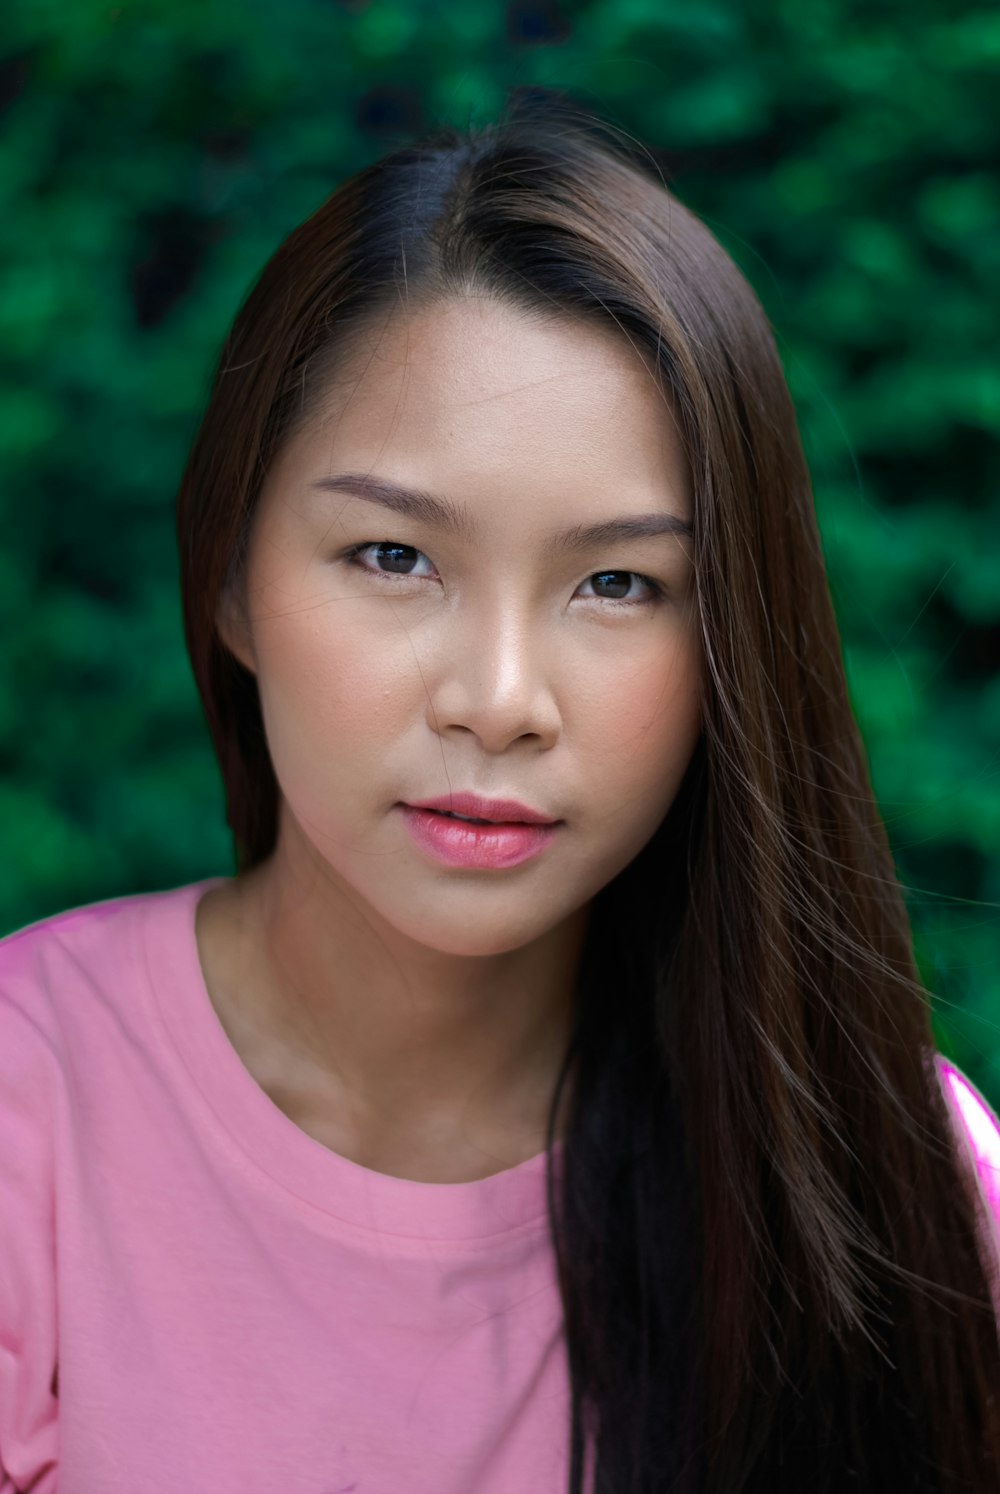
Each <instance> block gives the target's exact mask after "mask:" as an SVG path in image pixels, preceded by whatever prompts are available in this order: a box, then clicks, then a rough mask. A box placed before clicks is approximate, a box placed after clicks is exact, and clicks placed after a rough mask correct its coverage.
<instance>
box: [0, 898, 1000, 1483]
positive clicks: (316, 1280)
mask: <svg viewBox="0 0 1000 1494" xmlns="http://www.w3.org/2000/svg"><path fill="white" fill-rule="evenodd" d="M220 880H222V879H220V878H210V879H206V880H205V881H202V882H196V883H191V884H189V885H187V886H184V887H179V888H174V889H171V890H170V891H167V892H157V893H147V894H142V895H137V896H133V897H124V898H114V899H111V900H109V901H106V902H101V903H92V904H90V905H88V906H86V907H81V908H75V909H71V910H70V911H68V912H65V913H61V914H59V915H57V916H55V917H52V918H48V919H44V920H42V921H41V922H39V923H35V924H32V925H30V926H29V927H28V928H25V929H21V930H20V931H18V932H17V933H14V934H11V935H9V936H8V937H7V938H5V939H3V940H0V1494H14V1491H18V1494H22V1491H27V1490H31V1491H32V1494H51V1491H54V1490H56V1489H58V1491H59V1494H139V1491H141V1494H168V1491H169V1494H177V1491H179V1490H185V1491H188V1490H191V1491H194V1490H199V1491H202V1490H203V1491H206V1494H208V1491H211V1494H275V1491H276V1490H280V1491H281V1494H349V1491H352V1490H356V1491H357V1494H400V1491H401V1490H406V1491H407V1494H471V1491H475V1494H561V1491H562V1490H563V1489H564V1488H565V1487H566V1484H567V1475H568V1453H567V1447H568V1430H569V1385H568V1376H567V1372H566V1364H565V1345H564V1340H563V1336H562V1321H561V1309H560V1303H559V1295H558V1288H557V1283H556V1279H555V1272H554V1261H553V1257H552V1255H551V1250H550V1244H549V1238H548V1224H547V1217H546V1208H545V1166H544V1163H545V1158H544V1154H542V1155H539V1156H537V1157H533V1158H531V1159H530V1160H529V1161H527V1162H524V1163H522V1164H521V1165H520V1166H517V1167H513V1168H510V1169H508V1170H507V1171H505V1172H500V1173H497V1174H495V1175H494V1176H493V1177H488V1178H483V1179H480V1180H478V1181H475V1182H471V1183H417V1182H412V1181H409V1180H406V1179H402V1178H392V1177H387V1176H385V1175H384V1174H382V1173H377V1172H372V1171H369V1170H368V1169H366V1168H363V1167H360V1166H358V1165H357V1164H356V1163H353V1162H350V1161H348V1160H347V1159H346V1158H344V1157H341V1156H339V1155H337V1154H336V1153H334V1152H332V1151H330V1150H329V1149H328V1148H326V1147H324V1146H323V1145H322V1144H321V1143H320V1142H318V1141H316V1140H314V1139H313V1138H312V1137H310V1136H308V1135H307V1134H306V1133H305V1132H304V1131H301V1130H300V1129H299V1128H298V1127H297V1126H296V1125H295V1124H294V1123H293V1122H292V1121H291V1120H289V1119H288V1117H287V1116H285V1115H284V1113H283V1112H282V1111H281V1110H279V1109H278V1107H277V1106H276V1105H275V1104H273V1102H272V1101H271V1100H270V1099H269V1098H268V1096H267V1095H266V1094H265V1093H264V1091H263V1090H262V1089H261V1088H260V1087H259V1086H258V1085H257V1083H256V1082H255V1081H254V1079H253V1078H252V1077H251V1076H250V1074H249V1072H248V1071H247V1069H245V1068H244V1066H243V1064H242V1062H241V1061H240V1059H239V1058H238V1056H237V1054H236V1052H235V1050H234V1049H233V1047H232V1046H231V1044H230V1042H229V1040H228V1038H227V1036H226V1034H225V1031H224V1029H223V1027H222V1025H221V1023H220V1022H219V1020H218V1018H217V1016H216V1014H215V1010H214V1008H213V1007H212V1005H211V1002H210V1000H209V997H208V993H207V990H206V988H205V983H204V978H203V976H202V972H201V966H200V964H199V960H198V949H197V943H196V940H195V934H194V911H195V906H196V902H197V899H198V897H199V896H200V895H201V893H202V892H203V891H204V890H206V889H207V888H208V887H209V886H211V885H213V884H214V883H216V882H218V881H220ZM942 1067H943V1070H944V1071H945V1072H946V1073H947V1077H948V1080H949V1084H948V1086H946V1092H948V1091H949V1089H950V1091H951V1093H952V1094H953V1095H954V1096H955V1098H956V1101H957V1105H961V1106H962V1107H963V1110H961V1111H960V1110H959V1109H958V1108H957V1106H956V1109H955V1112H954V1113H955V1114H956V1116H959V1115H961V1116H962V1118H963V1119H964V1121H965V1126H966V1129H965V1130H963V1131H962V1133H961V1134H963V1135H967V1136H968V1139H969V1142H970V1147H971V1150H972V1155H973V1156H975V1157H976V1160H977V1165H978V1176H979V1178H980V1182H981V1186H982V1188H983V1194H984V1199H985V1201H986V1202H987V1203H988V1204H990V1205H992V1208H993V1209H994V1210H995V1221H996V1228H997V1231H998V1233H997V1241H998V1260H1000V1123H998V1122H997V1120H996V1117H995V1116H993V1115H992V1112H991V1111H990V1110H989V1109H988V1107H987V1106H986V1105H985V1102H984V1101H983V1100H982V1097H981V1096H978V1095H977V1094H976V1092H975V1091H974V1090H973V1089H972V1087H971V1086H970V1085H968V1084H967V1082H966V1081H964V1080H963V1078H962V1076H960V1075H959V1074H958V1073H957V1071H955V1070H954V1068H953V1067H952V1066H950V1065H944V1064H943V1061H942ZM966 1107H967V1108H966ZM559 1155H561V1149H559Z"/></svg>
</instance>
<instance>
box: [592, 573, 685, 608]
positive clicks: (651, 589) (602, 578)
mask: <svg viewBox="0 0 1000 1494" xmlns="http://www.w3.org/2000/svg"><path fill="white" fill-rule="evenodd" d="M633 580H635V581H641V582H642V584H643V586H645V588H646V595H645V596H632V597H625V596H623V595H622V594H621V592H620V591H619V593H618V595H616V596H612V597H605V598H604V600H605V601H609V602H612V603H614V602H617V603H618V605H619V606H622V607H639V606H645V605H647V604H648V603H649V602H658V601H660V600H661V599H662V598H663V597H665V596H666V594H667V593H666V589H665V587H663V586H662V585H661V584H660V582H659V581H654V580H653V578H652V576H643V575H641V574H640V572H639V571H594V572H593V574H592V575H590V576H588V577H587V581H588V582H590V581H595V582H598V583H599V584H600V585H602V586H603V585H605V584H608V583H610V585H611V586H614V587H619V588H621V587H624V589H625V591H628V589H629V586H630V584H631V582H632V581H633Z"/></svg>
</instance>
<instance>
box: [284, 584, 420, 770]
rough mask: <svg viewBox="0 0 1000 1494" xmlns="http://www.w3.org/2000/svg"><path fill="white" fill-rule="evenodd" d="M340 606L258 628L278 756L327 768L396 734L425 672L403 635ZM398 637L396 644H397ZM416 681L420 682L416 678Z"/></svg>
mask: <svg viewBox="0 0 1000 1494" xmlns="http://www.w3.org/2000/svg"><path fill="white" fill-rule="evenodd" d="M337 611H338V609H337V608H336V607H335V606H326V607H323V606H320V607H315V608H314V609H313V612H312V615H309V613H308V611H306V612H304V613H302V612H300V613H299V615H297V616H285V617H281V618H272V619H269V620H268V621H267V622H266V623H265V624H261V625H259V627H258V629H257V657H258V663H259V667H258V680H259V684H260V694H261V703H262V707H263V711H264V719H265V724H266V727H267V736H268V741H269V743H270V744H271V748H272V757H274V759H275V769H276V771H278V773H279V778H280V768H279V763H278V758H279V756H280V757H281V758H283V759H284V760H285V761H286V762H287V761H291V760H293V759H294V760H297V761H301V763H302V764H303V767H304V768H310V767H311V771H312V772H316V771H319V772H321V773H324V772H325V771H326V770H328V768H329V766H331V765H332V764H333V763H334V762H336V761H337V760H338V759H344V760H347V761H349V760H350V759H351V756H352V754H355V761H358V759H357V757H356V753H357V751H358V750H359V749H362V750H363V753H364V755H363V757H362V758H361V759H360V763H362V764H366V765H367V766H369V767H370V766H371V756H370V754H371V751H372V750H373V746H374V745H375V744H378V743H383V744H384V743H386V742H387V741H392V740H393V738H394V737H395V736H396V735H397V734H398V732H399V730H400V728H401V725H402V723H403V721H404V720H405V719H408V718H409V717H411V716H412V713H413V711H414V709H415V708H417V706H418V705H419V697H418V691H419V689H420V676H419V673H418V672H417V671H416V670H415V669H414V666H413V653H412V650H407V649H406V647H405V638H396V639H395V640H394V641H393V640H390V639H388V638H386V637H385V636H380V638H379V642H378V646H377V647H376V646H374V644H373V639H372V632H371V627H370V626H364V625H363V624H362V623H361V621H360V620H359V619H357V618H356V617H355V618H354V619H353V620H352V618H350V617H349V616H348V615H347V612H348V609H346V608H345V609H342V612H341V616H340V617H339V618H338V616H337ZM393 643H394V646H393ZM414 681H415V682H416V683H414Z"/></svg>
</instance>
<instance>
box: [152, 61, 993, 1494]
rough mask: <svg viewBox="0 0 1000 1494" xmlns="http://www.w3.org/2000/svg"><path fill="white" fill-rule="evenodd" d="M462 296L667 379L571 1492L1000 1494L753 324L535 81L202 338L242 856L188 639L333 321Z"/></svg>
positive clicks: (873, 877)
mask: <svg viewBox="0 0 1000 1494" xmlns="http://www.w3.org/2000/svg"><path fill="white" fill-rule="evenodd" d="M468 292H475V293H476V294H480V295H486V296H489V297H492V298H494V299H495V300H497V301H499V302H500V303H502V304H508V305H510V306H511V307H513V308H516V309H518V310H524V309H529V310H531V311H533V312H535V313H542V314H566V313H568V314H570V315H572V316H576V317H579V318H584V319H587V320H588V321H591V322H595V323H599V324H600V325H601V326H603V327H607V326H609V325H610V326H614V327H616V328H617V329H618V331H619V335H620V336H622V337H624V338H628V339H629V340H630V342H631V343H632V345H633V346H634V347H635V348H637V349H638V350H640V351H641V352H643V353H644V354H646V355H648V357H649V359H650V360H651V367H653V368H654V370H655V371H656V375H657V377H658V378H660V379H662V383H663V387H664V389H665V390H667V391H669V394H670V396H671V399H672V403H673V407H674V409H675V411H676V412H677V415H678V417H679V419H680V423H681V430H682V434H683V439H684V442H685V446H686V451H687V456H688V460H689V463H690V470H691V473H692V478H693V495H694V506H693V519H694V538H693V545H694V558H695V582H696V598H697V608H698V616H699V622H700V629H701V636H702V642H703V648H704V659H705V679H704V707H703V722H704V725H703V731H702V735H701V738H700V740H699V742H698V746H697V747H696V749H695V753H694V756H693V758H692V761H691V763H690V766H689V769H688V772H687V774H686V776H685V778H684V780H683V783H682V785H681V788H680V790H679V792H678V794H677V796H676V799H675V801H674V803H673V805H672V806H671V809H670V811H669V813H668V814H667V816H666V818H665V820H664V822H663V824H662V826H661V827H660V828H659V830H658V831H657V832H656V834H655V835H654V836H653V838H652V839H651V840H650V841H649V843H648V844H647V845H646V846H645V847H644V848H643V850H642V851H641V852H640V854H639V855H638V856H636V857H635V859H634V860H633V861H632V862H631V863H630V864H629V865H628V866H627V867H626V868H625V869H624V870H623V871H622V872H621V873H619V874H618V875H617V876H616V877H615V878H614V879H613V881H612V882H611V883H610V884H609V885H608V886H606V887H605V888H604V889H602V891H601V892H600V893H599V894H598V896H597V898H596V899H595V901H594V904H593V909H592V915H591V919H590V924H589V929H588V935H587V944H586V947H585V950H584V955H583V959H582V961H581V967H580V975H579V983H578V988H577V998H576V1003H575V1019H574V1028H573V1033H572V1038H571V1041H570V1044H569V1047H568V1050H567V1052H566V1056H565V1062H564V1064H563V1068H562V1073H561V1075H560V1078H559V1081H558V1085H557V1087H556V1090H555V1093H554V1094H553V1097H552V1107H551V1111H550V1114H549V1125H548V1137H547V1155H548V1172H547V1182H548V1207H549V1215H550V1223H551V1231H552V1241H553V1245H554V1248H555V1252H556V1260H557V1266H558V1277H559V1283H560V1290H561V1294H562V1302H563V1308H564V1321H565V1329H566V1345H567V1352H568V1361H569V1371H570V1380H571V1388H572V1397H571V1406H570V1408H569V1409H570V1412H571V1417H572V1420H571V1427H570V1432H571V1437H570V1447H571V1458H570V1476H569V1494H581V1491H582V1490H583V1488H584V1469H585V1453H587V1452H592V1453H593V1454H594V1457H595V1466H596V1471H595V1482H594V1488H595V1490H596V1491H597V1494H640V1491H641V1494H645V1491H657V1494H659V1491H666V1490H688V1489H690V1490H692V1491H694V1490H697V1491H704V1494H737V1491H757V1490H760V1491H764V1490H766V1491H768V1494H773V1491H775V1490H791V1489H803V1490H809V1491H810V1494H823V1491H838V1494H839V1491H843V1490H857V1491H863V1490H870V1491H872V1494H875V1491H879V1494H882V1491H883V1490H884V1489H886V1488H888V1487H896V1488H902V1489H906V1490H907V1491H909V1494H916V1491H927V1494H930V1491H948V1494H958V1491H970V1494H971V1491H976V1494H987V1491H991V1494H995V1491H996V1489H997V1488H1000V1412H998V1399H997V1398H998V1391H1000V1342H998V1329H997V1319H996V1312H995V1308H994V1305H993V1304H992V1302H991V1299H990V1288H989V1281H988V1277H987V1271H988V1270H989V1269H990V1267H989V1259H988V1256H987V1254H986V1252H987V1249H988V1245H987V1243H986V1242H987V1236H986V1234H985V1222H984V1217H983V1214H982V1212H981V1205H980V1204H979V1203H978V1202H977V1195H976V1192H975V1189H974V1185H973V1182H972V1175H971V1171H970V1170H969V1167H968V1165H967V1163H966V1162H965V1161H964V1160H963V1157H962V1153H961V1152H960V1150H959V1148H958V1146H957V1145H956V1141H955V1137H954V1133H953V1131H952V1129H951V1121H950V1118H949V1112H948V1110H947V1108H946V1102H945V1099H944V1096H943V1093H942V1088H941V1082H940V1079H939V1076H938V1072H937V1069H936V1066H935V1065H936V1060H935V1054H934V1040H933V1035H932V1028H931V1020H930V1004H929V1000H928V996H927V993H926V991H925V990H924V989H923V987H922V985H921V982H920V980H919V977H918V973H917V970H916V967H915V964H914V960H913V956H912V950H911V937H910V930H909V925H908V920H907V915H906V911H905V905H904V901H903V897H902V893H901V889H900V887H899V884H898V881H897V878H896V873H895V868H894V864H893V859H892V855H891V852H890V848H889V845H888V842H887V838H886V834H885V830H884V826H883V823H882V820H881V818H880V815H879V812H878V809H877V806H876V803H875V800H874V796H873V792H872V788H871V783H870V779H869V774H868V767H867V762H866V756H865V752H864V748H863V744H862V742H861V739H860V735H859V732H858V729H857V725H856V723H855V719H854V716H853V713H852V709H851V705H850V701H849V696H848V692H847V687H846V683H845V676H844V669H843V662H842V658H841V651H840V640H839V636H838V631H837V626H836V621H835V617H834V612H833V608H832V604H831V600H830V595H829V590H828V585H827V578H826V572H825V567H824V561H823V554H822V550H821V545H820V538H819V534H818V531H817V525H816V519H815V514H814V507H813V497H812V489H811V484H810V478H809V473H808V469H807V466H806V462H805V458H804V455H803V451H802V446H801V442H800V438H799V434H798V429H797V423H796V417H795V412H794V409H793V405H792V402H791V398H790V396H789V393H788V389H787V386H786V383H785V379H784V376H783V372H782V368H781V364H780V360H779V357H778V353H777V349H776V346H775V342H774V337H773V334H772V331H771V327H770V325H769V322H768V319H767V317H766V316H765V314H764V311H763V310H762V308H761V306H760V304H759V302H758V300H757V298H756V296H755V295H754V293H753V291H752V290H751V288H750V286H749V285H748V284H747V282H746V280H745V279H744V277H743V276H742V275H741V273H740V272H739V270H738V269H737V267H736V266H735V264H734V263H733V261H732V260H731V259H730V258H729V256H728V255H727V254H726V253H725V251H724V250H723V249H722V247H721V246H720V245H719V243H718V242H717V241H716V239H715V238H714V237H713V236H712V234H711V233H710V232H709V231H708V229H707V228H706V227H705V226H704V224H703V223H702V222H701V221H700V220H699V219H698V218H697V217H696V216H695V215H694V214H693V213H692V212H691V211H690V210H689V209H688V208H686V207H685V206H684V205H683V204H682V203H681V202H680V201H679V200H678V198H677V197H676V196H674V195H673V193H672V192H671V191H670V190H668V188H667V186H666V184H665V182H664V180H663V178H662V175H661V173H660V172H659V171H658V170H657V169H656V167H655V164H654V163H653V158H652V156H650V155H649V154H648V153H646V152H644V151H643V149H642V148H641V147H638V146H637V145H635V144H634V143H633V142H632V141H631V140H630V139H628V138H626V137H624V136H623V135H622V134H621V132H619V131H617V130H616V129H614V128H613V127H612V126H610V125H607V124H606V123H605V122H603V121H602V120H600V119H599V118H598V117H597V116H596V115H594V114H591V113H589V112H588V111H585V110H583V109H581V108H580V107H578V106H576V105H574V104H571V103H568V102H567V101H566V99H565V98H562V97H560V96H559V95H557V94H552V93H549V94H547V95H546V94H545V93H542V94H541V95H539V93H538V91H532V92H531V93H524V94H517V93H515V94H514V95H512V96H511V97H510V99H509V100H508V103H507V105H506V107H505V109H504V111H503V114H502V116H501V117H500V118H499V119H498V120H497V121H496V122H494V123H492V124H489V125H487V126H485V127H482V128H477V129H470V130H465V131H461V130H457V129H451V128H441V129H439V130H436V131H435V132H434V133H433V134H431V135H430V136H428V137H427V138H425V139H423V140H421V141H419V142H417V143H415V144H409V145H404V146H402V147H400V148H397V149H394V150H393V151H391V153H389V154H388V155H386V156H385V157H384V158H383V159H381V160H378V161H376V162H375V163H374V164H372V165H370V166H368V167H366V168H365V169H363V170H361V171H359V172H358V173H357V174H356V175H354V176H353V177H351V179H350V180H348V181H346V182H345V183H343V184H342V185H341V186H340V187H339V188H338V189H337V190H336V191H335V192H334V193H333V194H332V196H330V197H329V198H328V199H327V201H325V202H324V203H322V204H321V206H320V207H319V208H318V209H317V211H316V212H315V213H313V214H312V216H311V217H309V218H308V219H307V220H306V221H305V222H304V223H302V224H300V225H299V226H298V227H297V228H296V229H295V230H294V231H293V232H292V233H291V234H290V235H289V237H288V238H287V239H286V240H285V242H284V243H283V244H282V245H281V246H280V247H279V248H278V250H277V252H276V253H275V254H274V256H273V258H272V259H271V260H270V261H269V262H268V264H267V265H266V266H265V267H264V269H263V271H262V273H261V275H260V276H259V278H258V280H257V281H256V283H255V284H254V286H253V287H252V289H251V290H250V292H249V293H248V295H247V297H246V299H245V301H244V303H243V304H242V306H241V307H240V309H239V311H238V314H237V316H236V318H235V321H234V324H233V327H232V330H231V332H230V334H229V336H228V337H227V339H226V341H225V345H224V347H223V349H222V353H221V356H220V359H219V363H218V367H217V370H216V372H215V376H214V381H213V385H212V389H211V394H210V397H209V400H208V405H207V409H206V412H205V415H204V418H203V420H202V423H201V426H200V428H199V430H198V432H197V435H196V438H195V441H194V443H193V447H192V450H191V453H190V457H189V460H188V463H187V467H186V470H185V472H184V474H183V479H182V483H181V487H180V493H179V503H178V535H179V543H180V556H181V574H182V587H183V608H184V624H185V632H186V638H187V646H188V649H189V652H190V657H191V661H192V666H193V670H194V675H195V679H196V681H197V684H198V689H199V691H200V693H201V698H202V702H203V705H204V710H205V713H206V716H207V719H208V725H209V728H210V731H211V735H212V741H213V743H214V747H215V751H216V753H217V755H218V759H219V763H220V767H221V771H222V776H223V781H224V785H225V793H226V804H227V820H228V824H229V826H230V827H231V830H232V833H233V838H234V846H235V854H236V865H237V872H238V873H239V872H242V871H245V870H249V869H250V868H252V867H254V866H255V865H257V864H258V863H259V862H261V861H263V860H264V859H266V858H267V857H268V856H269V855H270V854H271V852H272V851H273V849H274V845H275V839H276V833H277V823H278V817H277V811H278V785H277V782H276V779H275V775H274V770H273V768H272V765H271V761H270V758H269V755H268V749H267V743H266V739H265V734H264V726H263V721H262V716H261V710H260V703H259V699H258V695H257V685H256V680H255V677H254V676H253V675H252V674H251V673H250V672H248V671H247V670H246V669H244V668H243V666H242V665H241V664H239V663H238V662H237V661H236V660H235V659H234V657H233V656H232V655H231V654H230V653H229V652H228V651H227V650H226V649H225V647H224V645H223V644H222V642H221V641H220V638H219V636H218V634H217V632H216V628H215V617H216V612H217V608H218V605H219V599H220V596H221V594H222V592H223V589H224V588H225V587H226V586H232V587H236V588H237V589H238V587H239V585H240V578H241V576H242V575H243V567H244V562H245V557H246V550H247V540H248V535H249V530H250V525H251V523H252V520H253V515H254V509H255V504H256V501H257V497H258V494H259V491H260V488H261V484H262V480H263V478H264V475H265V473H266V471H267V469H268V468H269V466H270V464H271V463H272V462H273V461H274V459H275V456H276V454H277V452H278V451H279V449H280V448H281V447H282V445H283V443H285V442H286V441H287V440H288V439H289V438H290V437H291V436H292V435H293V434H294V433H295V432H296V431H298V430H300V429H301V428H302V427H304V426H306V425H307V424H308V423H309V422H310V420H311V419H312V418H313V417H314V416H315V415H316V414H317V412H318V411H320V410H321V408H322V406H323V402H324V399H325V397H327V391H328V388H329V381H330V379H331V378H332V377H333V375H334V372H335V370H336V369H337V368H338V367H339V366H340V365H341V364H342V362H343V360H345V359H346V358H348V357H349V356H350V353H351V350H352V347H353V346H354V338H355V335H356V334H357V333H358V332H359V331H362V330H364V329H366V328H367V327H369V326H370V325H371V324H372V323H373V322H376V321H378V320H379V319H380V318H386V317H389V316H391V315H392V314H393V313H394V312H395V311H397V310H399V309H401V308H403V307H408V308H410V309H414V308H416V307H418V306H426V305H428V304H431V303H433V302H434V301H436V300H438V299H440V298H442V297H447V296H453V295H463V294H466V293H468ZM564 1089H565V1092H566V1095H567V1096H568V1097H569V1099H570V1108H569V1110H568V1121H567V1129H566V1133H565V1165H564V1168H563V1169H562V1171H561V1174H560V1175H559V1177H558V1180H557V1172H559V1169H557V1168H556V1167H555V1165H554V1154H553V1145H554V1137H555V1126H556V1115H557V1113H558V1112H559V1106H560V1102H561V1098H562V1095H563V1092H564Z"/></svg>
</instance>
